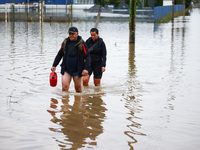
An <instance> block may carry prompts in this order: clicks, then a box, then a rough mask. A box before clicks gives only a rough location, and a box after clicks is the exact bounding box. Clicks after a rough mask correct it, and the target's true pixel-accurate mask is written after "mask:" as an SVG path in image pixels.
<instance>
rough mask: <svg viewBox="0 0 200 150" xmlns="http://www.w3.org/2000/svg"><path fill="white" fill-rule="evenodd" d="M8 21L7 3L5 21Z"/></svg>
mask: <svg viewBox="0 0 200 150" xmlns="http://www.w3.org/2000/svg"><path fill="white" fill-rule="evenodd" d="M7 21H8V10H7V3H6V5H5V22H6V23H7Z"/></svg>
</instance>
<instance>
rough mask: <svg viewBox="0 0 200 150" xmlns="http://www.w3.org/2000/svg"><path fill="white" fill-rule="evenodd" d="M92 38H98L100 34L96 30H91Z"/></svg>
mask: <svg viewBox="0 0 200 150" xmlns="http://www.w3.org/2000/svg"><path fill="white" fill-rule="evenodd" d="M90 34H91V37H92V40H93V41H95V40H97V39H98V36H99V34H97V33H96V32H90Z"/></svg>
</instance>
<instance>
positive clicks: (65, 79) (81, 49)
mask: <svg viewBox="0 0 200 150" xmlns="http://www.w3.org/2000/svg"><path fill="white" fill-rule="evenodd" d="M68 33H69V37H68V38H66V39H65V40H64V41H63V43H62V46H61V48H60V50H59V51H58V53H57V55H56V57H55V59H54V62H53V66H52V68H51V71H53V72H55V70H56V67H57V65H58V64H59V62H60V60H61V59H62V63H61V74H62V90H63V91H68V90H69V86H70V83H71V80H72V78H73V81H74V85H75V90H76V92H82V86H81V77H82V76H86V75H88V70H89V68H90V62H91V58H90V54H89V51H88V48H87V45H86V43H85V42H84V41H83V39H82V37H81V36H79V35H78V29H77V28H76V27H70V28H69V30H68Z"/></svg>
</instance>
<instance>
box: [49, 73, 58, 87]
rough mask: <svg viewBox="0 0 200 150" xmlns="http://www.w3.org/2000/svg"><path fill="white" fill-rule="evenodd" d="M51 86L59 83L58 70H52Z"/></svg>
mask: <svg viewBox="0 0 200 150" xmlns="http://www.w3.org/2000/svg"><path fill="white" fill-rule="evenodd" d="M49 79H50V86H53V87H54V86H56V85H57V73H56V72H51V73H50V77H49Z"/></svg>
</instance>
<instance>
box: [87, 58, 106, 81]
mask: <svg viewBox="0 0 200 150" xmlns="http://www.w3.org/2000/svg"><path fill="white" fill-rule="evenodd" d="M92 73H93V75H94V78H95V79H101V77H102V74H103V73H102V64H101V62H95V63H91V66H90V69H89V75H90V76H91V74H92Z"/></svg>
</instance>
